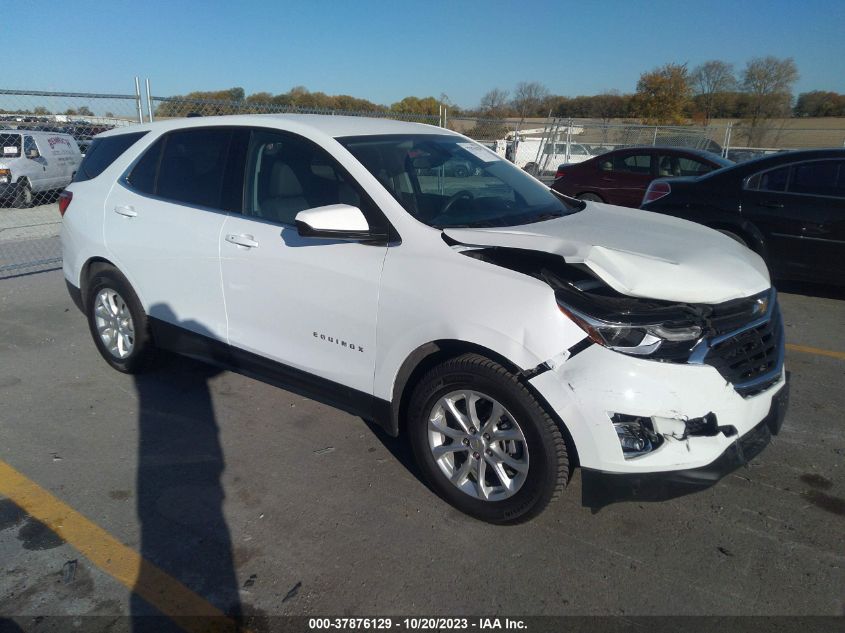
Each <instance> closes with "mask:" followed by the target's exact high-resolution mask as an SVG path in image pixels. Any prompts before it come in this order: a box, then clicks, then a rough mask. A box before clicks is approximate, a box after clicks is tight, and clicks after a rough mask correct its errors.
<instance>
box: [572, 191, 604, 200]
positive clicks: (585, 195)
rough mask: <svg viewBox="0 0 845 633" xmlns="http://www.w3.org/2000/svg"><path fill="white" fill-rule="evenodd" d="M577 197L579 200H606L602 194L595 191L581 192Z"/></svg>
mask: <svg viewBox="0 0 845 633" xmlns="http://www.w3.org/2000/svg"><path fill="white" fill-rule="evenodd" d="M577 198H578V199H579V200H587V201H588V202H604V200H602V198H601V196H600V195H598V194H595V193H581V194H578V196H577Z"/></svg>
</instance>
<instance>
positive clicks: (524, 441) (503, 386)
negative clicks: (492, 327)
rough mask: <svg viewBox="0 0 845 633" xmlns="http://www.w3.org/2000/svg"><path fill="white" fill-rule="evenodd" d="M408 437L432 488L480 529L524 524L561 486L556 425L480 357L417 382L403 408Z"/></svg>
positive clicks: (563, 461)
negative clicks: (478, 522)
mask: <svg viewBox="0 0 845 633" xmlns="http://www.w3.org/2000/svg"><path fill="white" fill-rule="evenodd" d="M408 432H409V434H410V440H411V445H412V447H413V450H414V456H415V458H416V461H417V463H418V464H419V467H420V469H421V471H422V472H423V475H424V476H425V478H426V480H427V481H428V482H429V484H430V485H431V487H432V488H433V489H434V490H435V491H436V492H437V493H438V494H440V496H441V497H443V498H444V499H445V500H446V501H448V502H449V503H451V504H452V505H453V506H455V507H456V508H457V509H459V510H461V511H462V512H465V513H467V514H469V515H471V516H474V517H476V518H478V519H481V520H483V521H488V522H490V523H518V522H521V521H526V520H528V519H530V518H532V517H534V516H536V515H537V514H539V513H540V512H541V511H542V510H543V509H544V508H545V507H546V506H547V505H548V503H549V502H550V501H551V500H552V499H553V498H555V497H557V496H558V495H559V494H560V492H561V491H562V490H563V488H564V487H565V486H566V483H567V479H568V476H569V460H568V457H567V452H566V446H565V444H564V441H563V437H562V435H561V431H560V429H559V428H558V426H557V424H556V423H555V422H554V420H552V418H551V417H550V416H549V415H548V413H547V412H546V411H545V410H544V409H543V407H542V406H541V405H540V403H539V402H538V401H537V400H536V399H535V398H534V396H533V395H532V394H531V392H530V391H529V390H528V389H527V388H526V386H525V385H523V384H522V383H521V382H520V381H519V379H518V378H517V377H516V376H515V375H514V374H512V373H510V372H509V371H507V370H506V369H505V368H504V367H502V366H501V365H499V364H498V363H495V362H493V361H492V360H490V359H487V358H484V357H483V356H480V355H478V354H465V355H463V356H460V357H458V358H455V359H452V360H449V361H447V362H445V363H443V364H442V365H440V366H438V367H435V368H434V369H432V370H431V371H429V372H428V373H427V374H426V375H425V376H424V377H423V378H422V380H421V381H420V383H419V384H418V385H417V386H416V388H415V390H414V393H413V395H412V397H411V402H410V406H409V408H408Z"/></svg>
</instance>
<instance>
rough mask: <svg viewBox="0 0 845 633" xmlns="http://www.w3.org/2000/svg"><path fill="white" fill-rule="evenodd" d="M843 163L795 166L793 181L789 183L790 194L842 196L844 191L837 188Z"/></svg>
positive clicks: (826, 162)
mask: <svg viewBox="0 0 845 633" xmlns="http://www.w3.org/2000/svg"><path fill="white" fill-rule="evenodd" d="M842 164H843V162H842V161H833V160H831V161H816V162H812V163H804V164H800V165H795V166H794V167H793V172H792V180H791V181H790V183H789V191H790V193H805V194H811V195H816V196H841V195H843V192H842V190H841V189H840V188H839V187H837V178H838V172H839V171H840V170H841V167H840V165H842Z"/></svg>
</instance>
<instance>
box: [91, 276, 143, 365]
mask: <svg viewBox="0 0 845 633" xmlns="http://www.w3.org/2000/svg"><path fill="white" fill-rule="evenodd" d="M86 312H87V316H88V327H89V329H90V330H91V336H92V337H93V339H94V344H95V345H96V346H97V350H98V351H99V352H100V355H101V356H102V357H103V358H104V359H105V361H106V362H107V363H108V364H109V365H111V366H112V367H113V368H114V369H116V370H118V371H120V372H123V373H126V374H136V373H140V372H142V371H143V370H145V369H147V368H148V367H149V366H150V364H151V362H152V360H153V356H154V354H155V349H154V346H153V341H152V339H151V337H150V334H149V325H148V323H147V315H146V313H145V312H144V308H143V307H142V306H141V302H140V301H139V300H138V297H137V295H136V294H135V291H134V290H132V286H130V285H129V282H128V281H127V280H126V278H125V277H124V276H123V275H121V274H120V273H119V272H117V271H116V270H114V269H104V270H101V271H99V272H97V273H96V274H95V275H94V277H93V278H92V279H91V282H90V283H89V285H88V295H87V301H86Z"/></svg>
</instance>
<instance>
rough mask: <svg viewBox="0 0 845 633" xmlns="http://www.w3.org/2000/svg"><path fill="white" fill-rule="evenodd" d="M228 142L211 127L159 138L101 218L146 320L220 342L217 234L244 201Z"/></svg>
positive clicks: (222, 318)
mask: <svg viewBox="0 0 845 633" xmlns="http://www.w3.org/2000/svg"><path fill="white" fill-rule="evenodd" d="M232 138H233V132H232V130H231V129H229V128H214V127H209V128H193V129H187V130H179V131H175V132H170V133H168V134H165V135H163V136H162V137H161V138H159V139H158V140H157V141H156V142H155V143H154V144H153V145H152V146H151V147H149V148H148V149H147V150H146V151H145V152H144V153H143V155H142V156H141V158H140V159H139V160H138V161H137V162H136V163H135V164H134V166H133V167H132V168H130V171H129V173H128V175H127V177H126V178H125V179H122V180H121V181H119V182H118V183H116V184H115V185H114V187H113V188H112V191H111V193H110V194H109V196H108V198H107V200H106V205H105V216H104V234H105V242H106V246H107V248H108V250H109V251H110V254H111V256H112V257H113V258H114V260H115V264H116V265H117V266H118V268H120V270H121V271H122V272H123V273H124V274H125V275H126V276H127V277H128V278H129V281H130V282H131V283H132V285H133V287H134V288H135V289H136V291H137V292H138V295H139V297H140V298H141V301H142V302H143V304H144V308H145V309H146V310H147V313H148V314H149V315H150V316H152V317H154V318H156V319H159V320H161V321H164V322H165V323H170V324H172V325H177V326H179V327H181V328H183V329H186V330H189V331H192V332H194V333H197V334H201V335H203V336H206V337H210V338H212V339H217V340H220V341H225V339H226V314H225V309H224V306H223V289H222V285H221V281H220V258H219V255H220V234H221V230H222V228H223V223H224V221H225V219H226V211H227V210H230V209H233V208H234V209H236V210H239V208H240V198H241V188H240V186H239V184H238V183H237V182H235V181H234V180H232V179H230V178H229V175H231V173H232V172H227V171H226V162H227V159H228V155H229V151H230V145H231V144H232V143H231V141H232ZM232 151H233V152H234V151H236V150H235V147H234V146H233V147H232ZM236 175H237V174H236V173H235V176H234V178H235V180H237V178H236Z"/></svg>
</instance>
